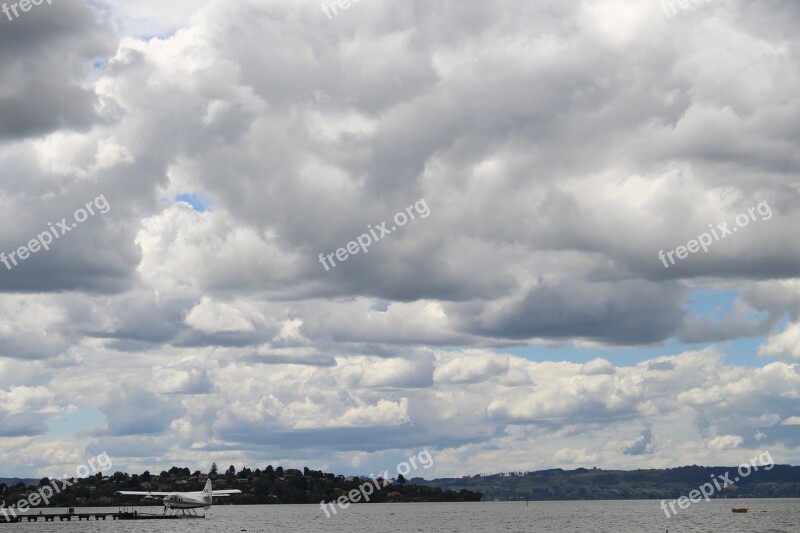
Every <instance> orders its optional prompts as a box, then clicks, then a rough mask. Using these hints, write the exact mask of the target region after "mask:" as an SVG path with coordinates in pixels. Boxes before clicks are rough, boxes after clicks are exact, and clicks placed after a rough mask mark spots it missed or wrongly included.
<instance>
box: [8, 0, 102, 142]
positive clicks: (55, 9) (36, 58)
mask: <svg viewBox="0 0 800 533" xmlns="http://www.w3.org/2000/svg"><path fill="white" fill-rule="evenodd" d="M20 15H21V16H20V17H18V18H15V19H14V20H8V18H7V17H6V16H5V15H2V16H1V17H0V50H2V52H1V53H0V71H2V72H4V73H5V75H4V80H2V81H0V88H2V89H3V90H2V93H1V94H2V96H0V141H9V140H15V139H22V138H25V137H32V136H40V135H44V134H47V133H50V132H52V131H55V130H67V129H79V130H85V129H87V128H88V127H90V126H91V124H92V123H94V122H95V121H97V119H98V116H97V114H96V111H95V105H96V104H97V102H98V99H97V96H96V94H95V92H94V91H93V90H92V89H90V88H85V87H83V86H82V84H83V82H84V80H85V79H86V77H87V76H88V75H89V74H90V73H91V68H92V67H91V64H92V61H93V60H94V59H95V58H104V57H107V56H108V55H109V54H111V53H113V51H114V48H115V46H116V38H115V36H114V35H113V33H112V31H111V29H110V27H109V25H108V24H106V23H104V22H102V21H100V20H99V19H98V14H97V12H95V11H93V10H92V9H90V8H89V7H88V6H87V5H86V4H85V3H84V2H81V1H79V0H58V1H56V2H54V3H52V5H50V4H48V3H43V4H42V5H39V6H35V7H34V9H32V10H30V11H29V12H27V13H23V12H20Z"/></svg>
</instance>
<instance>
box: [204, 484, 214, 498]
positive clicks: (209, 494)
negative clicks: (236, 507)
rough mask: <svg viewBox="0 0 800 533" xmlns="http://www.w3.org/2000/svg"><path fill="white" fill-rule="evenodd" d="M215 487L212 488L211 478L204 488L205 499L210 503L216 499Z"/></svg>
mask: <svg viewBox="0 0 800 533" xmlns="http://www.w3.org/2000/svg"><path fill="white" fill-rule="evenodd" d="M213 496H214V489H212V488H211V480H210V479H209V480H207V481H206V486H205V488H204V489H203V499H204V500H205V501H207V502H208V503H212V502H213V501H214V498H213Z"/></svg>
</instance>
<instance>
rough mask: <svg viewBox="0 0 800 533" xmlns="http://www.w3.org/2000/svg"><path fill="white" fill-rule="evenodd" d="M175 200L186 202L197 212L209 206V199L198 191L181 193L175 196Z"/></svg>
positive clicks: (203, 210)
mask: <svg viewBox="0 0 800 533" xmlns="http://www.w3.org/2000/svg"><path fill="white" fill-rule="evenodd" d="M175 201H176V202H186V203H187V204H189V205H191V206H192V209H194V210H195V211H197V212H198V213H203V212H205V211H207V210H208V209H209V208H210V207H211V201H210V200H209V199H208V198H207V197H206V196H204V195H202V194H199V193H181V194H179V195H177V196H176V197H175Z"/></svg>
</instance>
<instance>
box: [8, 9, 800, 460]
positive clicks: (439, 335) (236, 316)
mask: <svg viewBox="0 0 800 533" xmlns="http://www.w3.org/2000/svg"><path fill="white" fill-rule="evenodd" d="M162 4H163V2H161V3H159V2H153V1H150V0H143V1H141V2H135V3H132V2H128V1H123V0H100V1H98V2H91V3H90V4H89V5H84V4H83V3H82V2H79V1H78V0H65V1H63V2H60V3H58V5H56V4H55V3H54V4H53V5H52V6H44V5H43V6H40V7H39V8H37V9H36V10H32V11H31V12H30V13H26V14H25V16H24V17H22V18H20V19H19V20H16V21H13V23H11V24H7V25H4V30H3V33H2V35H0V49H2V50H3V51H4V52H3V55H2V57H0V66H2V67H3V69H4V70H3V71H4V72H6V73H8V75H7V76H5V77H4V78H3V80H2V81H0V242H2V243H3V244H2V248H0V252H2V253H4V254H5V255H4V256H0V258H1V257H8V256H9V254H11V252H17V253H18V250H19V249H20V247H21V246H26V245H27V244H28V243H29V242H30V241H31V239H33V238H35V237H36V236H37V235H39V234H41V233H42V232H44V231H47V229H48V227H49V224H50V223H56V222H59V221H62V219H63V220H66V221H71V220H72V218H71V217H73V216H74V214H75V212H76V210H77V209H78V208H80V207H81V206H85V205H86V203H87V202H89V201H91V200H92V199H94V198H97V197H98V196H99V195H101V194H102V195H104V197H105V198H107V199H108V202H109V204H110V206H111V209H110V211H108V212H107V213H105V214H102V215H97V216H93V217H91V218H89V219H88V220H86V221H85V222H82V223H81V224H80V225H77V226H76V227H74V228H72V229H71V230H69V231H68V233H65V234H64V235H63V236H62V237H60V238H59V239H58V240H57V241H55V242H54V243H53V246H52V247H51V249H50V250H49V251H45V250H42V251H39V252H38V253H35V254H33V255H31V256H30V257H29V258H28V259H26V260H25V261H24V262H21V263H20V264H18V265H16V266H14V267H13V268H6V266H4V265H2V264H0V400H2V401H0V427H2V430H0V431H2V432H3V438H4V439H5V440H4V443H7V446H4V448H3V450H2V451H0V472H4V471H6V470H13V468H12V467H14V468H15V465H17V464H18V463H17V462H15V461H14V457H15V455H14V454H17V455H16V456H18V457H23V458H24V462H22V463H19V464H24V465H25V466H24V468H26V469H28V471H31V470H34V471H36V472H40V471H43V469H45V467H46V466H47V464H52V465H65V464H67V463H69V461H70V460H71V458H75V457H79V456H80V454H81V453H82V451H83V450H81V449H80V448H81V446H83V447H86V448H90V447H106V446H107V447H108V451H109V453H111V454H112V456H113V458H114V462H115V466H116V465H119V468H124V467H125V466H130V467H135V468H141V469H143V468H151V469H153V468H163V467H164V466H165V464H162V463H165V462H168V461H171V460H172V458H173V457H175V456H176V453H177V452H178V451H180V452H181V457H185V460H186V461H194V462H196V463H198V467H200V465H203V464H204V463H207V464H210V463H211V462H212V461H215V460H219V461H222V462H224V463H228V464H230V462H238V463H243V462H248V463H251V464H252V463H253V462H255V461H263V460H264V458H265V457H269V458H271V459H270V461H271V462H274V463H277V462H278V461H279V460H281V461H284V462H285V464H291V465H294V466H297V465H299V466H305V465H309V466H310V465H316V464H318V463H324V464H325V465H327V466H328V467H330V468H331V469H337V468H347V469H352V468H355V467H354V465H356V464H357V466H358V468H365V469H370V468H372V471H377V470H379V469H380V468H381V466H382V464H383V463H384V462H385V461H387V460H388V459H389V458H390V454H392V453H395V452H394V451H393V450H395V451H396V450H398V449H402V448H405V449H413V448H421V447H431V449H435V450H436V453H437V454H438V456H437V458H436V469H437V471H436V474H451V473H458V474H460V475H463V474H471V473H474V472H475V471H489V470H497V469H500V470H503V469H505V470H517V469H518V468H517V466H518V465H523V464H524V465H525V466H526V467H530V468H533V467H536V466H539V467H545V468H546V467H552V466H575V465H582V466H583V465H589V464H591V465H594V464H596V465H597V466H616V467H644V466H674V465H675V464H682V463H683V462H686V457H692V459H693V460H692V462H702V461H704V460H705V461H713V462H714V463H716V464H719V463H721V462H723V461H730V462H731V463H732V464H738V463H740V462H742V461H743V460H744V457H743V455H742V454H744V455H747V453H748V452H747V450H748V449H755V448H759V449H763V448H764V447H765V446H768V447H769V448H770V450H771V451H772V453H773V454H774V456H775V457H776V459H777V460H783V461H787V462H788V461H791V460H795V461H796V460H800V456H798V455H797V452H796V450H797V449H800V435H798V433H797V431H796V428H795V426H796V420H795V419H796V418H797V416H796V413H797V412H798V407H800V405H798V402H800V392H799V391H800V370H798V366H797V364H796V363H793V362H792V361H795V360H797V359H798V358H799V357H800V353H799V352H798V348H797V346H798V345H800V343H799V342H798V341H799V340H800V327H799V326H798V323H800V282H799V281H798V279H799V278H798V276H800V244H799V243H798V242H797V240H796V239H792V238H790V237H789V236H791V235H793V234H794V232H795V228H796V227H797V225H798V223H799V222H800V188H799V187H798V185H797V180H796V175H797V168H798V166H799V165H800V156H798V153H797V150H796V146H797V141H798V134H797V128H796V124H797V123H798V118H800V96H798V95H800V90H799V89H800V74H798V72H797V69H796V68H795V65H796V64H797V62H798V57H797V56H798V50H800V47H798V46H796V45H797V41H798V36H797V33H796V31H795V27H796V24H794V22H796V20H797V17H798V16H800V10H798V7H797V6H796V5H795V3H794V2H789V1H788V0H780V1H775V2H768V3H764V2H760V3H752V2H745V1H744V0H732V1H728V2H713V3H709V4H708V5H705V4H704V5H703V6H701V7H698V8H697V9H694V10H691V11H687V12H684V13H681V14H680V16H676V17H671V18H667V17H664V15H663V13H662V12H661V8H660V5H659V4H658V3H654V2H652V1H648V0H630V1H624V2H623V1H621V0H620V1H617V0H614V1H608V0H581V1H576V2H563V1H558V0H545V1H541V2H535V3H520V2H514V1H511V0H498V1H495V2H485V1H480V0H463V1H460V2H447V1H444V0H409V1H407V2H403V3H402V4H398V5H388V4H384V3H380V2H361V3H360V4H358V5H355V4H354V5H353V7H352V8H351V9H349V10H347V11H346V12H344V13H342V14H341V15H340V16H339V17H338V18H337V19H336V20H335V22H332V21H330V20H328V19H327V17H326V16H325V15H324V14H323V13H321V12H320V6H319V3H318V2H316V1H314V0H297V1H292V2H285V1H279V0H266V1H265V0H242V1H240V2H236V3H234V4H232V3H230V2H225V1H223V0H180V1H175V2H171V3H170V4H169V5H162ZM254 43H258V45H257V46H254ZM721 80H722V81H721ZM420 199H424V200H425V202H426V204H427V205H428V206H429V207H430V216H426V217H425V218H421V217H420V218H417V219H416V220H414V221H413V222H410V223H408V224H406V225H405V226H403V227H402V228H400V227H397V224H398V222H397V221H396V220H397V219H396V218H395V215H396V213H398V212H402V211H403V210H404V209H405V208H406V206H412V205H414V203H415V202H417V201H419V200H420ZM761 202H768V205H769V207H770V212H771V213H772V216H771V217H769V218H768V219H767V218H762V219H759V220H757V221H753V222H752V223H750V224H748V226H747V227H742V228H740V230H739V231H737V232H736V233H735V234H731V235H728V236H727V237H726V238H725V239H722V240H720V241H718V242H715V243H714V244H713V246H712V247H711V248H709V250H708V252H698V253H695V254H691V255H690V256H688V257H687V258H686V259H682V260H680V261H679V262H677V263H676V264H675V265H671V266H670V267H669V268H664V266H663V264H662V263H661V261H660V260H659V259H658V253H659V251H660V250H672V249H675V248H676V247H678V246H680V245H684V244H686V243H687V242H688V241H690V240H691V239H694V238H697V236H698V235H699V234H701V233H703V232H706V231H710V229H709V225H712V226H716V225H717V224H722V223H725V222H726V221H727V223H728V224H729V225H730V224H732V223H734V222H733V221H735V220H736V216H737V215H739V214H741V213H747V210H748V209H750V208H752V207H754V206H756V205H759V203H761ZM64 217H66V219H65V218H64ZM384 221H385V222H386V224H385V228H386V230H387V231H388V234H386V235H385V236H383V237H382V238H381V239H380V240H379V241H376V242H374V243H373V245H372V246H370V248H369V250H368V253H364V252H363V251H362V252H359V253H357V254H353V255H352V256H351V257H349V259H348V260H347V261H341V260H339V264H338V265H337V267H336V268H335V269H332V270H330V271H326V270H325V269H324V268H323V267H322V266H321V265H320V264H319V260H318V257H319V254H320V253H325V254H328V253H336V251H337V250H338V249H339V248H342V247H346V246H347V243H348V242H350V241H352V240H354V239H356V238H358V236H360V235H364V234H369V233H370V231H371V230H372V231H375V232H377V231H378V228H379V227H381V225H382V224H383V222H384ZM348 253H352V252H348ZM702 289H713V290H719V291H728V292H731V293H735V297H734V298H733V304H732V305H731V308H730V309H727V310H725V312H723V313H722V314H721V315H720V314H715V313H711V312H708V311H707V310H704V308H703V305H704V302H702V301H695V300H694V297H693V295H694V294H696V292H697V291H698V290H702ZM740 340H743V341H745V342H743V343H742V344H737V342H738V341H740ZM756 344H760V346H759V347H758V348H757V354H756V353H752V352H754V351H755V349H754V348H753V346H755V345H756ZM555 348H563V351H562V352H559V351H557V350H553V349H555ZM553 354H556V355H553ZM631 354H633V355H631ZM756 355H758V356H760V357H761V358H762V359H758V358H757V357H756ZM87 411H88V412H91V413H93V414H92V415H91V416H90V415H86V414H85V413H86V412H87ZM68 413H79V414H77V415H75V416H76V417H77V418H76V419H75V420H72V419H71V418H69V417H68V419H69V420H70V421H69V422H68V424H71V426H70V427H72V428H73V429H74V431H73V433H75V435H76V442H80V445H74V444H73V445H70V446H66V445H65V444H64V441H63V439H61V438H60V436H59V435H54V434H52V433H53V431H52V430H51V429H50V428H49V426H48V422H49V421H50V419H51V418H52V417H55V416H64V415H65V414H68ZM98 418H99V420H97V419H98ZM643 428H644V429H643ZM42 435H46V436H47V438H46V439H43V438H41V437H42ZM656 436H657V441H656ZM656 443H657V445H656ZM33 451H35V452H36V454H38V457H39V459H37V458H35V457H34V453H33ZM532 456H534V457H535V458H536V459H531V457H532ZM539 458H541V459H539ZM302 463H304V464H302ZM464 465H468V466H469V468H468V469H467V471H464V470H463V469H464V468H466V467H465V466H464ZM203 468H205V466H203ZM9 473H13V472H10V471H9ZM21 473H24V472H21Z"/></svg>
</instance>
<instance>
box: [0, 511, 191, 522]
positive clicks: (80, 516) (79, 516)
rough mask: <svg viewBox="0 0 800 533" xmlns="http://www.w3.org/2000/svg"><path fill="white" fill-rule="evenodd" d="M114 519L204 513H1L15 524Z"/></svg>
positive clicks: (0, 517)
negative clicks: (5, 514)
mask: <svg viewBox="0 0 800 533" xmlns="http://www.w3.org/2000/svg"><path fill="white" fill-rule="evenodd" d="M109 517H110V518H111V519H112V520H180V519H183V518H204V516H203V515H190V514H185V515H184V514H174V513H173V514H150V513H140V512H138V511H114V512H91V513H49V514H35V515H25V514H20V515H19V516H16V517H14V516H9V517H6V516H4V515H2V514H0V524H13V523H17V522H38V521H39V520H40V519H41V520H42V521H44V522H55V521H56V519H58V521H59V522H64V521H65V520H66V521H67V522H71V521H72V520H73V519H76V520H78V521H79V522H80V521H82V520H86V521H87V522H88V521H90V520H91V519H92V518H94V519H95V520H105V519H106V518H109Z"/></svg>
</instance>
